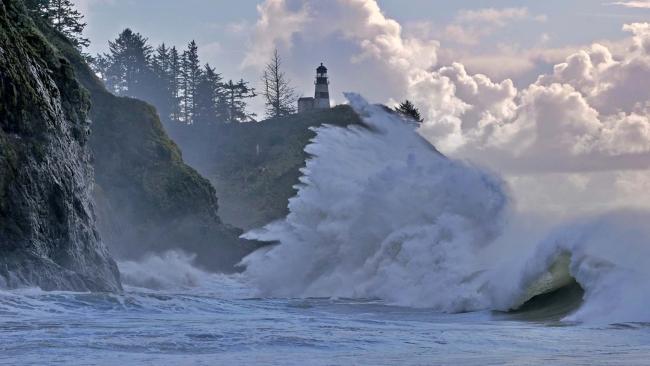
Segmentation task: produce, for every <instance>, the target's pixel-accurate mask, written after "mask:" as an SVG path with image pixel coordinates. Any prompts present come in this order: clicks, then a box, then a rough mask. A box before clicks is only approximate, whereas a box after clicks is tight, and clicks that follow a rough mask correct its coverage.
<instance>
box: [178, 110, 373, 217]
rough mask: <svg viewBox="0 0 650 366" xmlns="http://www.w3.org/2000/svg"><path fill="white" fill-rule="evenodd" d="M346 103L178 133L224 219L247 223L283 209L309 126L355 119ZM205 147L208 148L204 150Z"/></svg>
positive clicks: (297, 174)
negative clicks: (211, 189) (212, 189)
mask: <svg viewBox="0 0 650 366" xmlns="http://www.w3.org/2000/svg"><path fill="white" fill-rule="evenodd" d="M360 123H361V120H360V118H359V117H358V116H357V114H356V113H355V112H354V111H353V110H352V108H351V107H349V106H347V105H341V106H337V107H334V108H332V109H329V110H314V111H310V112H306V113H301V114H294V115H291V116H287V117H282V118H274V119H269V120H266V121H263V122H260V123H239V124H229V125H225V126H222V127H220V128H217V129H212V130H211V131H208V132H207V133H203V134H199V135H200V136H198V137H197V136H194V137H193V138H192V137H190V136H188V135H184V136H179V140H178V141H180V142H179V143H180V144H181V146H183V148H184V155H185V157H186V159H187V160H188V161H189V162H190V163H191V164H193V165H194V166H196V167H199V169H200V170H201V172H202V173H203V174H204V175H206V176H208V178H210V180H211V181H212V182H213V184H214V186H215V188H216V190H217V196H218V197H219V203H220V215H221V217H222V219H223V220H224V221H225V222H228V223H232V224H234V225H236V226H239V227H243V228H252V227H256V226H260V225H263V224H265V223H268V222H270V221H273V220H277V219H280V218H282V217H284V216H285V215H286V214H287V213H288V209H287V204H288V200H289V198H291V197H293V196H294V195H295V194H296V190H295V188H294V185H296V184H298V183H299V180H298V179H299V177H300V168H302V167H304V166H305V160H306V159H307V157H308V156H307V154H306V153H305V151H304V150H305V146H306V145H307V144H308V143H309V141H310V140H311V139H312V138H314V137H315V133H314V132H313V131H312V130H311V128H312V127H317V126H321V125H323V124H330V125H335V126H347V125H350V124H360ZM206 152H208V153H206Z"/></svg>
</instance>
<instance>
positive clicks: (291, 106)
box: [262, 49, 297, 117]
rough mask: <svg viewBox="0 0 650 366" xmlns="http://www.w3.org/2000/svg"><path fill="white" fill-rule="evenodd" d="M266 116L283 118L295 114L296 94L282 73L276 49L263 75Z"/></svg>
mask: <svg viewBox="0 0 650 366" xmlns="http://www.w3.org/2000/svg"><path fill="white" fill-rule="evenodd" d="M262 82H263V83H264V93H263V94H264V99H265V104H266V114H267V116H269V117H281V116H285V115H288V114H291V113H294V112H295V104H296V100H297V97H296V93H295V90H294V88H293V87H292V86H291V83H290V81H289V79H288V78H287V76H286V75H285V74H284V72H283V71H282V60H281V59H280V55H279V54H278V50H277V49H276V50H275V51H274V52H273V56H272V57H271V60H270V61H269V63H268V64H267V65H266V68H265V69H264V73H263V75H262Z"/></svg>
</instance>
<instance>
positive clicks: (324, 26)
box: [243, 0, 438, 72]
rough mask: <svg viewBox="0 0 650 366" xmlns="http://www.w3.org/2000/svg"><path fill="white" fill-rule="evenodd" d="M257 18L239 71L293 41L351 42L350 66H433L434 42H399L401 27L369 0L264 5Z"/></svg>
mask: <svg viewBox="0 0 650 366" xmlns="http://www.w3.org/2000/svg"><path fill="white" fill-rule="evenodd" d="M258 12H259V13H260V17H259V19H258V21H257V23H256V24H255V31H254V35H253V37H252V42H251V46H250V47H249V51H248V54H247V56H246V58H245V60H244V63H243V64H244V66H260V60H262V61H263V60H266V58H267V57H268V55H269V54H270V52H271V51H272V50H273V48H275V47H279V46H284V47H286V48H288V49H290V48H291V47H292V45H293V40H294V37H296V36H298V35H300V36H301V37H303V38H305V39H309V40H310V41H311V42H319V41H321V40H323V39H326V38H327V37H338V38H340V39H342V40H345V41H348V42H351V43H353V44H354V45H356V47H357V49H358V52H357V53H356V54H354V55H352V57H351V61H353V62H357V63H358V62H362V61H365V60H380V61H381V62H382V63H385V64H387V65H390V66H391V67H394V68H397V69H399V70H402V71H403V72H406V71H407V70H410V69H421V68H428V67H431V66H433V65H435V64H436V60H437V57H436V55H437V54H436V51H437V49H438V42H437V41H433V40H425V41H423V40H420V39H417V38H407V37H404V36H403V34H402V27H401V25H400V24H399V23H398V22H397V21H395V20H393V19H390V18H387V17H385V16H384V14H383V13H382V12H381V9H380V8H379V5H377V3H376V2H375V1H374V0H337V1H332V2H329V1H328V2H321V1H319V2H315V1H312V2H310V1H288V0H267V1H266V2H264V3H263V4H262V5H259V6H258ZM315 14H317V15H318V16H314V15H315Z"/></svg>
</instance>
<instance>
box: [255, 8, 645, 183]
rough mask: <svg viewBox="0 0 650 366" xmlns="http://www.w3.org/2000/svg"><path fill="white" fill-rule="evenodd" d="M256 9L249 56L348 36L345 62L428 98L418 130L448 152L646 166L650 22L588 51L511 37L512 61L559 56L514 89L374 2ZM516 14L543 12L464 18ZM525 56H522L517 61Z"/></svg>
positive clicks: (514, 14)
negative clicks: (519, 45)
mask: <svg viewBox="0 0 650 366" xmlns="http://www.w3.org/2000/svg"><path fill="white" fill-rule="evenodd" d="M258 10H259V11H260V18H259V20H258V22H257V24H256V26H255V36H254V37H253V39H252V48H251V49H250V51H249V53H248V55H247V58H246V59H247V61H248V62H249V63H250V62H251V61H252V60H257V59H259V57H261V56H260V52H261V51H260V50H262V51H263V53H267V52H270V50H272V49H273V47H276V46H278V45H280V46H284V47H287V49H291V48H292V47H294V46H296V45H297V47H300V46H303V47H304V44H307V43H315V44H319V43H321V42H323V41H324V40H326V39H328V38H335V39H337V40H338V41H340V42H343V43H339V44H337V47H339V48H340V49H345V50H346V51H345V52H347V54H348V55H349V56H348V57H349V61H351V62H353V63H354V62H356V63H359V64H358V66H357V69H358V74H359V77H361V75H362V74H363V73H364V72H366V71H367V70H369V69H371V70H372V71H373V72H378V70H380V72H382V73H383V75H386V77H385V80H384V87H386V88H389V92H391V94H392V97H393V98H395V99H398V100H400V99H403V98H409V99H411V100H412V101H413V102H414V103H415V104H416V105H418V106H419V107H420V109H421V110H422V113H423V116H424V117H425V119H426V122H425V123H424V124H423V126H422V128H421V133H422V135H423V136H425V137H426V138H427V139H429V140H430V141H431V142H433V143H434V144H435V145H436V146H438V147H439V148H441V149H442V150H443V151H445V152H447V153H450V154H455V155H456V156H461V157H468V158H471V159H474V160H478V161H480V162H483V163H486V164H489V165H491V166H493V167H496V168H497V169H500V170H505V171H512V172H515V171H519V172H523V171H527V172H531V171H574V172H578V171H587V170H603V169H604V170H608V169H619V168H620V167H625V168H627V169H634V168H641V167H646V166H647V163H646V161H647V159H648V157H650V120H649V117H648V115H650V88H648V87H647V80H650V25H649V24H647V23H635V24H629V25H626V26H625V27H624V30H625V31H627V32H630V33H631V34H632V36H631V37H630V39H629V40H627V41H626V42H622V43H621V44H628V45H631V46H629V47H626V48H624V47H620V46H616V47H612V46H611V44H607V45H603V44H594V45H593V46H591V47H587V48H584V49H580V50H572V49H554V50H553V49H545V48H543V47H542V46H539V47H535V48H532V49H528V50H524V51H520V50H516V49H512V50H508V49H507V47H505V46H504V49H502V50H500V51H502V54H503V55H505V56H512V57H510V58H509V60H510V61H511V65H512V67H513V68H515V67H520V68H522V69H525V68H531V67H534V63H535V62H537V61H538V60H543V61H544V62H551V61H552V62H556V65H555V67H554V68H553V70H552V72H550V73H548V74H545V75H541V76H539V78H538V79H537V81H535V82H533V83H532V84H531V85H528V86H525V87H523V88H521V89H517V88H516V87H515V86H514V83H513V82H512V81H511V80H509V79H505V80H502V81H494V80H492V79H490V78H489V77H487V76H485V75H483V74H476V73H474V74H472V73H470V72H468V71H467V68H466V67H465V65H463V64H462V63H456V62H452V63H451V64H450V65H449V66H443V67H439V66H438V65H437V62H438V60H440V59H443V60H444V61H445V62H446V61H447V60H449V59H450V58H451V57H453V56H454V54H453V52H449V51H448V50H444V49H443V50H441V49H440V47H439V44H438V42H437V41H436V40H434V39H432V38H431V37H427V32H426V29H419V31H409V32H404V31H403V28H402V26H401V25H400V24H399V23H398V22H397V21H395V20H394V19H391V18H389V17H387V16H386V15H384V14H383V13H382V12H381V9H380V8H379V6H378V5H377V3H376V2H375V1H373V0H337V1H335V2H327V4H325V3H324V2H309V1H306V0H301V1H298V0H297V1H291V2H289V1H287V0H268V1H267V2H265V3H264V4H262V5H260V6H259V7H258ZM520 19H533V20H537V21H542V20H543V18H540V17H537V16H535V15H532V14H530V12H529V11H528V10H527V9H525V8H511V9H501V10H495V9H483V10H478V11H465V12H461V13H459V15H458V17H457V22H458V23H459V24H460V23H461V22H468V23H472V24H477V23H484V24H489V25H490V26H502V25H504V24H507V23H508V22H509V21H513V20H520ZM424 28H426V27H424ZM350 45H352V46H354V47H349V46H350ZM294 51H295V50H294ZM508 52H510V53H508ZM567 53H569V55H568V57H564V60H563V61H562V62H557V60H558V59H559V58H560V57H562V56H564V55H566V54H567ZM518 54H519V55H522V54H523V55H525V57H523V60H520V61H519V64H518V63H517V60H516V55H518ZM495 55H496V54H495ZM265 58H266V57H264V58H263V59H265ZM461 58H462V57H461ZM466 60H470V62H468V63H469V64H470V67H472V68H474V67H475V65H478V64H480V62H479V61H480V59H474V60H472V58H471V57H466V58H465V61H466ZM477 60H479V61H477ZM484 60H489V59H484ZM507 60H508V58H507V57H504V56H502V58H498V57H497V58H494V59H493V60H491V61H490V62H491V63H493V64H494V65H495V67H498V64H499V63H502V64H504V63H505V62H506V61H507ZM533 60H534V61H533ZM473 64H475V65H473ZM531 64H533V65H532V66H531ZM501 66H502V67H503V65H501ZM483 67H485V66H483ZM388 99H389V96H387V97H386V99H385V100H388Z"/></svg>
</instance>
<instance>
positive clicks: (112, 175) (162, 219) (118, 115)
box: [43, 28, 256, 272]
mask: <svg viewBox="0 0 650 366" xmlns="http://www.w3.org/2000/svg"><path fill="white" fill-rule="evenodd" d="M43 32H45V33H47V34H48V38H49V39H50V40H51V41H52V42H53V43H54V44H55V45H56V46H57V47H58V48H59V49H60V50H61V52H62V53H63V54H64V55H65V57H66V58H67V59H68V60H69V61H70V63H71V64H72V66H73V68H74V70H75V72H76V75H77V77H78V79H79V80H80V82H81V83H82V85H83V86H84V87H85V88H86V89H87V90H88V92H89V96H90V101H91V108H90V118H91V120H92V121H93V126H92V133H91V136H90V145H91V147H92V150H93V153H94V167H95V175H96V182H97V184H96V190H95V198H96V202H97V207H98V210H97V211H98V218H99V229H100V233H101V234H102V238H103V239H104V241H105V242H106V243H107V246H108V247H109V249H110V250H111V252H112V253H113V254H114V255H115V256H116V257H117V258H124V259H136V260H137V259H139V258H141V257H143V256H146V255H147V254H149V253H161V252H164V251H166V250H170V249H181V250H183V251H185V252H188V253H190V254H194V255H196V260H195V262H196V263H197V264H199V265H200V266H202V267H204V268H206V269H209V270H215V271H226V272H229V271H234V270H236V269H235V268H234V265H235V264H236V263H238V262H239V261H240V259H241V258H242V257H243V256H244V255H246V254H248V253H250V252H251V251H252V250H253V249H255V248H256V245H255V244H254V243H252V242H250V241H247V240H242V239H239V235H240V234H241V233H242V231H241V230H240V229H237V228H235V227H232V226H229V225H225V224H223V223H222V222H221V220H220V218H219V216H218V208H219V207H218V201H217V197H216V195H215V190H214V188H213V187H212V185H211V184H210V182H209V181H208V180H207V179H205V178H203V177H202V176H201V175H199V173H197V172H196V171H195V170H194V169H192V168H190V167H189V166H188V165H186V164H185V163H184V162H183V158H182V156H181V152H180V150H179V149H178V147H177V146H176V144H175V143H174V142H173V141H172V140H171V139H170V138H169V137H168V136H167V134H166V133H165V130H164V129H163V127H162V124H161V122H160V118H159V116H158V114H157V113H156V110H155V109H154V108H153V107H152V106H150V105H149V104H147V103H145V102H142V101H140V100H136V99H132V98H124V97H117V96H115V95H113V94H111V93H109V92H108V91H106V89H105V88H104V86H103V84H102V83H101V81H100V80H99V79H98V78H96V77H95V75H94V74H93V73H92V71H91V70H90V68H89V67H88V65H87V64H86V62H85V60H84V59H83V58H82V57H81V55H80V54H79V52H77V50H75V49H74V48H73V47H71V46H70V44H69V43H68V42H67V40H65V39H64V38H62V37H60V36H59V35H58V34H56V33H55V32H52V31H48V29H47V28H45V29H43Z"/></svg>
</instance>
